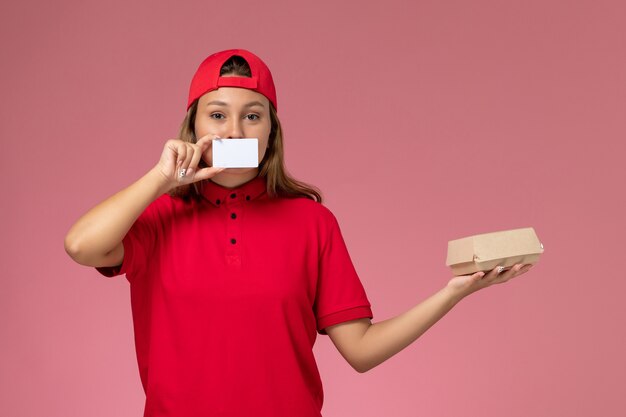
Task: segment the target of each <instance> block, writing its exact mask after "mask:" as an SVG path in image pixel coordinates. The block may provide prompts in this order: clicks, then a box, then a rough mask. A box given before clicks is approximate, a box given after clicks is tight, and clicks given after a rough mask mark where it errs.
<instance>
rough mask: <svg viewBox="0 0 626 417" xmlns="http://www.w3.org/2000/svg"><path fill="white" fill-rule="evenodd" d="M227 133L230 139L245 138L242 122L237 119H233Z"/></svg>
mask: <svg viewBox="0 0 626 417" xmlns="http://www.w3.org/2000/svg"><path fill="white" fill-rule="evenodd" d="M227 133H228V136H227V138H228V139H235V138H243V137H244V133H243V126H242V121H241V120H239V119H236V118H231V122H230V123H229V125H228V130H227Z"/></svg>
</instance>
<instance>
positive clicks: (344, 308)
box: [314, 211, 374, 335]
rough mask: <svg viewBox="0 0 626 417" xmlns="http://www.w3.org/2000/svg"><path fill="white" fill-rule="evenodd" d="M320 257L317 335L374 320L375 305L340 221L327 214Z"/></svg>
mask: <svg viewBox="0 0 626 417" xmlns="http://www.w3.org/2000/svg"><path fill="white" fill-rule="evenodd" d="M327 214H328V215H329V216H328V219H327V222H326V223H327V224H326V226H325V227H324V229H325V230H324V232H323V241H322V242H321V245H322V247H321V250H320V256H319V268H318V271H319V276H318V281H317V292H316V295H315V303H314V311H315V317H316V320H317V332H318V333H319V334H322V335H326V334H327V333H326V330H325V328H326V327H328V326H332V325H334V324H338V323H342V322H344V321H349V320H355V319H359V318H364V317H367V318H370V319H371V318H373V317H374V316H373V314H372V309H371V304H370V302H369V300H368V298H367V294H366V293H365V289H364V288H363V284H362V283H361V280H360V279H359V276H358V274H357V272H356V270H355V268H354V265H353V264H352V260H351V259H350V255H349V253H348V249H347V247H346V244H345V241H344V239H343V236H342V234H341V230H340V228H339V223H338V222H337V219H336V217H335V216H334V215H333V214H332V213H331V212H330V211H327Z"/></svg>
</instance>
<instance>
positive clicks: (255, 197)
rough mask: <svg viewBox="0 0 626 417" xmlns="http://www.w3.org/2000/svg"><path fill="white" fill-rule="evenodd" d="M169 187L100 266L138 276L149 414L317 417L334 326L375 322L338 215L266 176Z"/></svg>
mask: <svg viewBox="0 0 626 417" xmlns="http://www.w3.org/2000/svg"><path fill="white" fill-rule="evenodd" d="M201 192H202V195H203V198H204V200H203V201H202V202H196V201H193V200H192V201H185V200H183V199H180V198H175V197H171V196H169V195H168V194H163V195H162V196H160V197H158V198H157V199H156V200H154V201H153V202H152V203H151V204H150V205H149V206H148V207H147V208H146V209H145V210H144V211H143V212H142V213H141V215H140V216H139V217H138V218H137V220H136V221H135V223H134V224H133V225H132V227H131V228H130V230H129V231H128V233H127V234H126V236H125V237H124V239H123V245H124V260H123V262H122V264H121V265H120V266H117V267H98V268H96V269H97V270H98V271H99V272H100V273H101V274H103V275H105V276H108V277H112V276H117V275H121V274H126V278H127V280H128V282H129V283H130V293H131V307H132V314H133V327H134V331H135V347H136V350H137V361H138V365H139V374H140V378H141V382H142V385H143V389H144V391H145V393H146V403H145V412H144V417H166V416H167V417H197V416H225V417H226V416H227V417H249V416H260V417H265V416H267V417H270V416H271V417H295V416H297V417H320V416H321V409H322V404H323V400H324V394H323V389H322V382H321V379H320V375H319V372H318V368H317V365H316V362H315V358H314V356H313V350H312V348H313V344H314V342H315V339H316V337H317V334H322V335H325V334H326V332H325V330H324V328H325V327H328V326H331V325H333V324H337V323H341V322H344V321H348V320H354V319H358V318H364V317H367V318H370V319H371V318H373V315H372V310H371V304H370V302H369V300H368V298H367V296H366V293H365V290H364V288H363V285H362V284H361V282H360V280H359V277H358V275H357V273H356V271H355V268H354V266H353V264H352V262H351V260H350V256H349V254H348V251H347V248H346V245H345V242H344V239H343V237H342V234H341V231H340V228H339V225H338V223H337V219H336V218H335V216H334V215H333V214H332V212H331V211H330V210H329V209H328V208H326V207H325V206H323V205H322V204H320V203H318V202H315V201H313V200H311V199H308V198H304V197H297V198H286V197H280V198H279V197H276V198H270V197H269V196H268V194H267V193H266V178H265V177H262V176H257V177H256V178H254V179H253V180H251V181H249V182H247V183H245V184H243V185H241V186H240V187H238V188H235V189H228V188H225V187H222V186H220V185H218V184H216V183H214V182H212V181H207V182H205V183H204V186H203V187H202V190H201Z"/></svg>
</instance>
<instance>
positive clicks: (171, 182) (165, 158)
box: [154, 134, 225, 191]
mask: <svg viewBox="0 0 626 417" xmlns="http://www.w3.org/2000/svg"><path fill="white" fill-rule="evenodd" d="M214 139H219V136H218V135H210V134H209V135H206V136H203V137H201V138H200V139H198V141H197V143H189V142H185V141H183V140H180V139H169V140H168V141H167V142H165V146H164V147H163V152H162V153H161V159H160V160H159V162H158V163H157V164H156V166H155V167H154V169H155V170H156V171H157V172H159V173H160V174H161V175H162V176H163V177H164V178H165V181H166V182H167V190H168V191H169V190H170V189H172V188H175V187H178V186H180V185H185V184H190V183H193V182H196V181H201V180H205V179H208V178H211V177H213V176H214V175H216V174H218V173H220V172H222V171H223V170H224V169H225V168H215V167H207V168H202V169H199V170H198V163H199V162H200V158H201V157H202V155H203V154H204V153H205V152H206V151H207V149H209V148H210V147H211V141H213V140H214ZM182 169H185V170H186V172H185V175H184V176H183V177H180V176H179V172H180V170H182Z"/></svg>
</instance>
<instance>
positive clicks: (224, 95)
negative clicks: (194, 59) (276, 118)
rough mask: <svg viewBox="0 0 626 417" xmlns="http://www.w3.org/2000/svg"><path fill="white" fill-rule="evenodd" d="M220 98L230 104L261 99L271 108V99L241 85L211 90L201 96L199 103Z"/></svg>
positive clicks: (236, 104)
mask: <svg viewBox="0 0 626 417" xmlns="http://www.w3.org/2000/svg"><path fill="white" fill-rule="evenodd" d="M213 100H219V101H223V102H226V103H228V104H229V105H230V106H238V105H243V104H246V103H248V102H250V101H260V102H261V103H263V105H264V106H265V108H269V100H268V99H267V97H265V96H264V95H263V94H261V93H257V92H256V91H253V90H250V89H248V88H240V87H220V88H218V89H217V90H213V91H209V92H208V93H206V94H204V95H203V96H202V97H200V101H199V102H198V104H199V105H200V106H202V105H203V104H205V103H208V102H209V101H213Z"/></svg>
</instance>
